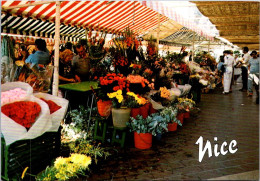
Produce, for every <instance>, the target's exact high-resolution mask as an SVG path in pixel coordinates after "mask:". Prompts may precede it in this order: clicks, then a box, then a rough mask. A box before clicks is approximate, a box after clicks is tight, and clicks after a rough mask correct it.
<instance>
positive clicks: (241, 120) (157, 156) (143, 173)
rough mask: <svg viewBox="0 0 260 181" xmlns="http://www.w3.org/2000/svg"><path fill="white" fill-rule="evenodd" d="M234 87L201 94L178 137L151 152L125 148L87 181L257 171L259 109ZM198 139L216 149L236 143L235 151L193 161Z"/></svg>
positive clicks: (174, 134) (200, 176) (194, 177)
mask: <svg viewBox="0 0 260 181" xmlns="http://www.w3.org/2000/svg"><path fill="white" fill-rule="evenodd" d="M238 89H239V87H238V86H235V87H233V93H232V94H229V95H222V94H221V92H220V91H215V92H214V93H211V94H202V100H201V103H200V104H199V105H198V107H199V108H200V109H201V112H200V113H199V114H198V116H197V117H193V118H191V119H189V120H187V121H185V122H184V126H183V127H182V128H178V130H177V132H170V133H167V134H165V135H164V137H163V138H162V141H161V142H160V143H155V144H153V147H152V149H150V150H138V149H135V148H132V147H127V148H125V149H124V150H121V152H120V153H118V155H117V156H115V157H113V158H110V159H109V160H107V161H105V162H104V163H101V164H100V168H99V170H97V171H95V173H94V174H93V175H92V176H91V178H89V180H112V179H113V180H179V179H192V180H200V179H210V178H216V177H221V176H226V175H231V174H237V173H242V172H248V171H253V170H258V169H259V157H258V156H259V121H258V120H259V115H258V114H259V107H258V105H256V104H255V103H254V102H255V98H249V97H247V96H246V93H244V92H240V91H238ZM200 136H203V138H204V145H205V140H210V141H211V143H214V141H213V139H214V137H217V138H218V141H217V142H215V143H218V144H219V145H221V144H222V143H223V142H224V141H227V142H228V143H230V141H231V140H236V141H237V143H238V146H237V147H238V151H237V152H236V153H235V154H231V153H228V154H226V155H225V156H223V155H219V156H218V157H215V156H212V157H211V158H208V155H207V154H205V156H204V158H203V160H202V162H201V163H200V162H199V161H198V150H199V149H198V145H196V144H195V143H196V141H197V140H198V138H199V137H200Z"/></svg>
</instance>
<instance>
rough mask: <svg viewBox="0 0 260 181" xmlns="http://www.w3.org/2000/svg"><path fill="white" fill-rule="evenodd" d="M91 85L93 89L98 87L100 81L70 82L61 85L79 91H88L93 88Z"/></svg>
mask: <svg viewBox="0 0 260 181" xmlns="http://www.w3.org/2000/svg"><path fill="white" fill-rule="evenodd" d="M91 86H92V87H93V89H98V82H96V81H85V82H78V83H69V84H61V85H59V88H60V89H64V90H65V91H66V90H72V91H79V92H88V91H90V90H91Z"/></svg>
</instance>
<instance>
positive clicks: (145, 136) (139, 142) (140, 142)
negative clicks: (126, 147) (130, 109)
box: [134, 132, 153, 149]
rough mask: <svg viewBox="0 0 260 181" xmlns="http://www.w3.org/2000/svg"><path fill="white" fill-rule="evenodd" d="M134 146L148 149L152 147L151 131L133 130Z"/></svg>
mask: <svg viewBox="0 0 260 181" xmlns="http://www.w3.org/2000/svg"><path fill="white" fill-rule="evenodd" d="M134 140H135V147H136V148H138V149H149V148H151V147H152V141H153V137H152V134H151V133H139V134H138V133H137V132H134Z"/></svg>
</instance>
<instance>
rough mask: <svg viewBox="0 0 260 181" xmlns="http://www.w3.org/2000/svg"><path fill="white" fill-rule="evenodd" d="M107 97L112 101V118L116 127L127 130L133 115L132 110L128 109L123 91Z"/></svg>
mask: <svg viewBox="0 0 260 181" xmlns="http://www.w3.org/2000/svg"><path fill="white" fill-rule="evenodd" d="M107 95H108V97H109V98H110V99H112V104H113V108H112V118H113V125H114V127H117V128H125V127H126V123H127V122H128V121H129V119H130V113H131V109H130V108H128V107H127V97H125V95H124V94H123V91H122V90H121V89H119V90H117V91H116V92H113V93H108V94H107ZM124 97H125V98H124Z"/></svg>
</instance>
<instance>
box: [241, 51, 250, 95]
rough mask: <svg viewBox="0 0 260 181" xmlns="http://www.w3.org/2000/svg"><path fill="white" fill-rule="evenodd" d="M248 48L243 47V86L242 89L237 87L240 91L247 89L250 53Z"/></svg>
mask: <svg viewBox="0 0 260 181" xmlns="http://www.w3.org/2000/svg"><path fill="white" fill-rule="evenodd" d="M248 51H249V49H248V47H244V48H243V53H244V56H243V61H242V67H241V70H242V83H243V87H242V89H239V90H240V91H243V92H245V91H247V79H248V62H249V60H250V55H249V53H248Z"/></svg>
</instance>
